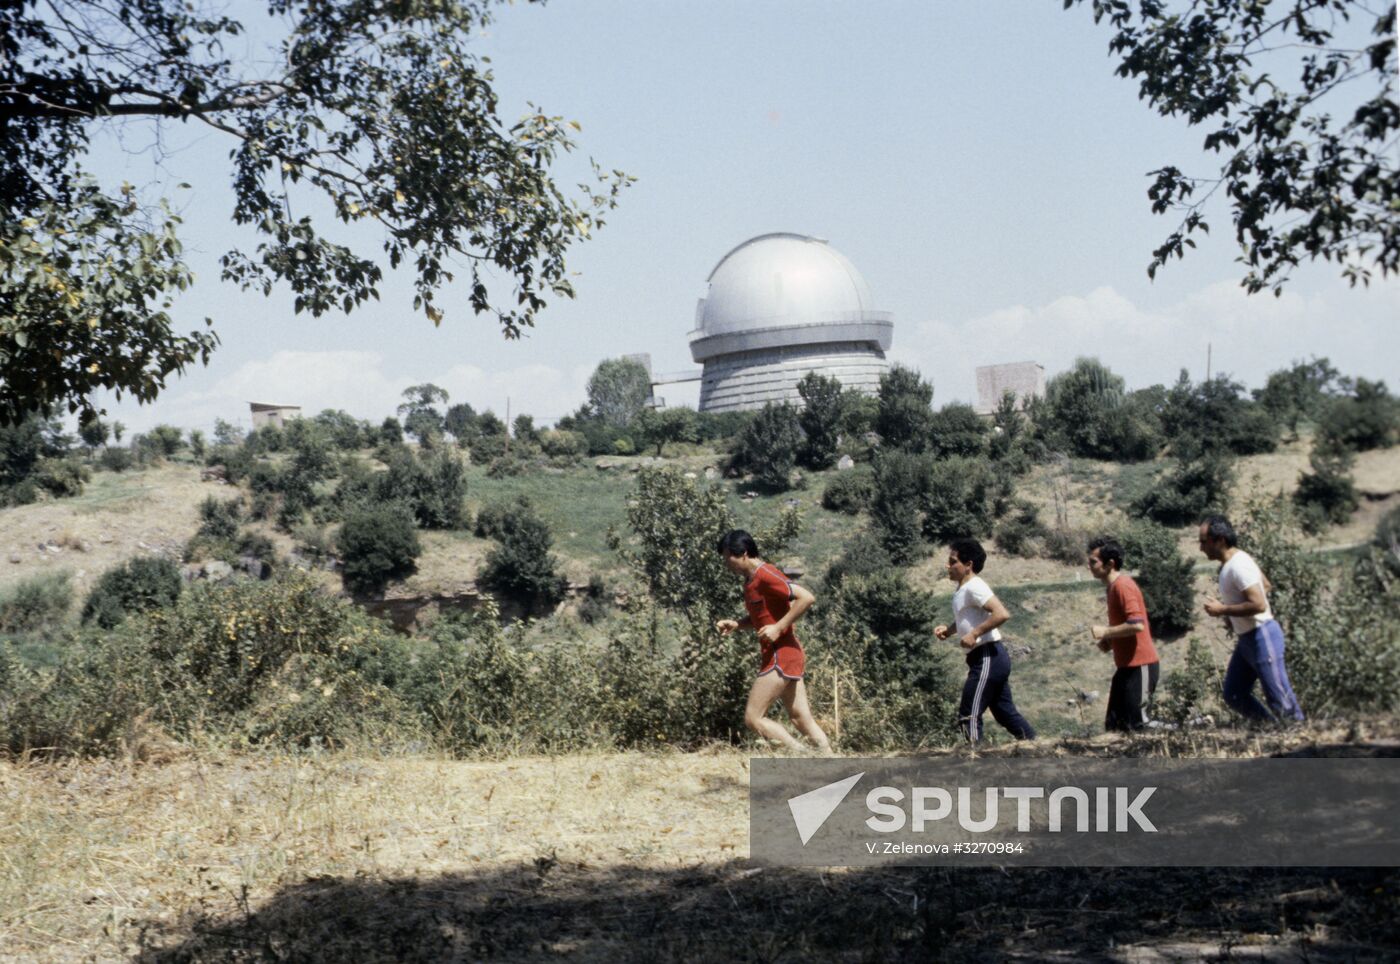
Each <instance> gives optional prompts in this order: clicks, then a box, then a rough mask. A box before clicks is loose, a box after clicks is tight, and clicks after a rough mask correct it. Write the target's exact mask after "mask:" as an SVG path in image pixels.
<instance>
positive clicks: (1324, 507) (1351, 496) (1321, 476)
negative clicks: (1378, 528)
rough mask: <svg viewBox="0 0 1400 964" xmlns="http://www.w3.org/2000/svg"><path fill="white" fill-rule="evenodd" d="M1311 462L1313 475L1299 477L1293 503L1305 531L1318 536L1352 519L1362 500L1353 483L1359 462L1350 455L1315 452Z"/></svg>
mask: <svg viewBox="0 0 1400 964" xmlns="http://www.w3.org/2000/svg"><path fill="white" fill-rule="evenodd" d="M1308 461H1309V464H1310V465H1311V466H1312V471H1311V472H1308V473H1305V474H1303V475H1302V476H1301V477H1299V479H1298V488H1297V489H1296V490H1295V491H1294V493H1293V502H1294V504H1295V505H1296V506H1297V507H1298V514H1299V521H1300V522H1301V523H1302V526H1303V531H1305V532H1307V533H1309V534H1310V535H1317V534H1319V533H1320V532H1322V531H1323V530H1325V529H1326V528H1327V527H1328V526H1330V525H1341V524H1343V523H1344V522H1346V521H1347V520H1348V519H1350V518H1351V514H1352V513H1353V512H1355V511H1356V507H1357V506H1358V505H1359V504H1360V499H1359V498H1358V497H1357V494H1356V485H1355V483H1353V482H1352V479H1351V467H1352V463H1353V462H1354V461H1355V460H1354V458H1353V457H1352V455H1351V453H1350V452H1346V451H1342V452H1336V453H1326V452H1321V451H1318V450H1317V449H1316V448H1314V450H1313V453H1312V456H1311V457H1310V458H1309V460H1308Z"/></svg>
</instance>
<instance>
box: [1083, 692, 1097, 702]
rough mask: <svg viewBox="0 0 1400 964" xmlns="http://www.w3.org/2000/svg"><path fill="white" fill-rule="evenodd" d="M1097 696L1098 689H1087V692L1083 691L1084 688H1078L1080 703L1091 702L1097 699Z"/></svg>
mask: <svg viewBox="0 0 1400 964" xmlns="http://www.w3.org/2000/svg"><path fill="white" fill-rule="evenodd" d="M1098 698H1099V691H1098V690H1089V691H1088V692H1085V691H1084V690H1080V691H1079V701H1080V702H1081V703H1092V702H1094V701H1095V700H1097V699H1098Z"/></svg>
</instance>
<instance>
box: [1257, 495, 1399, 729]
mask: <svg viewBox="0 0 1400 964" xmlns="http://www.w3.org/2000/svg"><path fill="white" fill-rule="evenodd" d="M1385 524H1386V523H1385V522H1384V521H1383V523H1382V525H1383V526H1384V525H1385ZM1239 532H1240V545H1241V547H1242V548H1244V549H1245V550H1246V551H1248V552H1249V553H1250V555H1252V556H1253V557H1254V559H1255V561H1256V562H1258V563H1259V566H1260V568H1261V569H1263V571H1264V573H1265V575H1267V576H1268V578H1269V582H1270V583H1271V584H1272V586H1273V589H1272V591H1271V592H1270V594H1269V608H1270V610H1271V611H1272V612H1273V614H1274V616H1275V618H1277V619H1278V621H1279V623H1280V625H1281V626H1282V627H1283V631H1284V635H1285V636H1286V638H1287V642H1288V675H1289V680H1290V682H1292V684H1293V689H1294V691H1295V692H1297V694H1298V700H1299V702H1300V703H1301V704H1302V706H1303V709H1304V711H1305V712H1306V713H1307V714H1308V715H1309V716H1310V717H1312V718H1314V719H1317V718H1326V717H1328V716H1332V715H1336V714H1343V713H1345V714H1350V713H1371V712H1379V713H1391V712H1394V711H1395V710H1396V709H1397V708H1400V583H1397V580H1396V579H1395V578H1394V577H1393V575H1390V574H1388V572H1389V571H1388V568H1387V566H1388V564H1387V561H1386V559H1385V556H1384V555H1383V550H1381V549H1378V548H1375V547H1374V546H1373V547H1371V548H1370V549H1369V550H1368V551H1367V552H1366V554H1365V555H1363V556H1362V558H1361V559H1359V560H1358V561H1357V562H1355V563H1353V564H1343V565H1331V566H1329V565H1327V564H1326V561H1325V559H1323V558H1319V557H1318V556H1317V555H1315V554H1313V553H1310V552H1308V551H1307V550H1306V549H1305V548H1304V547H1303V544H1302V541H1301V539H1300V538H1299V536H1298V528H1297V520H1296V518H1295V515H1294V512H1293V508H1292V506H1291V505H1290V504H1289V502H1288V501H1287V500H1286V499H1284V498H1282V497H1279V498H1275V499H1269V500H1257V501H1255V502H1253V503H1251V504H1250V505H1249V506H1248V507H1247V511H1246V513H1245V515H1244V518H1243V519H1242V520H1241V521H1240V525H1239ZM1378 535H1379V534H1378Z"/></svg>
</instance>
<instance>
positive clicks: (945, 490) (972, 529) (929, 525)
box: [920, 458, 992, 545]
mask: <svg viewBox="0 0 1400 964" xmlns="http://www.w3.org/2000/svg"><path fill="white" fill-rule="evenodd" d="M991 486H992V477H991V473H990V471H989V470H988V468H987V465H986V463H984V462H982V461H979V460H976V459H963V458H953V459H944V460H943V461H940V462H935V463H933V465H932V466H930V467H929V470H928V478H927V487H926V488H925V490H924V493H923V498H922V499H921V500H920V501H921V503H922V507H923V516H924V519H923V537H924V538H925V539H927V540H928V541H929V542H931V543H934V544H940V545H941V544H943V543H946V542H950V541H952V540H953V539H962V538H981V537H982V536H985V535H989V534H990V533H991V531H992V507H991V503H990V494H991Z"/></svg>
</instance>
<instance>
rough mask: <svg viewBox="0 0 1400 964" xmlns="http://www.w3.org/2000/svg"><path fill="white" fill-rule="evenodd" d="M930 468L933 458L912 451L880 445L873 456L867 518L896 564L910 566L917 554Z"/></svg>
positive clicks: (930, 475)
mask: <svg viewBox="0 0 1400 964" xmlns="http://www.w3.org/2000/svg"><path fill="white" fill-rule="evenodd" d="M932 471H933V470H932V461H931V460H930V459H928V458H927V457H925V456H923V455H917V454H915V453H913V452H907V451H903V450H900V449H889V450H886V449H883V448H882V449H881V450H880V451H879V452H878V453H876V455H875V462H874V489H875V495H874V498H873V499H871V502H870V521H871V525H872V526H873V528H874V531H875V533H876V534H877V535H878V537H879V539H880V542H881V544H882V545H883V546H884V547H885V551H886V552H888V553H889V555H890V558H891V559H892V560H894V562H895V564H896V565H900V566H907V565H909V564H910V563H911V562H913V561H914V559H915V557H916V556H917V555H918V553H919V549H920V536H921V534H922V531H923V529H922V526H923V508H924V497H925V495H926V494H927V493H928V491H929V488H930V485H931V477H932Z"/></svg>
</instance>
